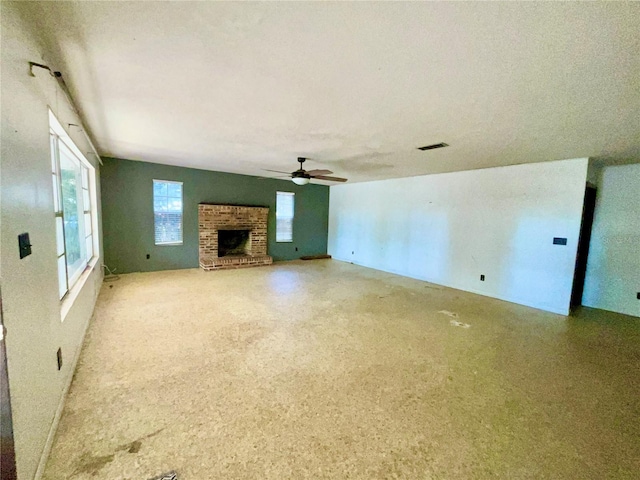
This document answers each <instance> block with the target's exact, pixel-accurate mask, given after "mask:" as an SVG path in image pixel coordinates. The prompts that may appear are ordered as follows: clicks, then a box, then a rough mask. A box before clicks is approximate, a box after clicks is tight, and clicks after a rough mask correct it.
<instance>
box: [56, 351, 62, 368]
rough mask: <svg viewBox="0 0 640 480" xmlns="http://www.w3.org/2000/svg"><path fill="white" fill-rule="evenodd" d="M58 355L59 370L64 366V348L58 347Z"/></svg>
mask: <svg viewBox="0 0 640 480" xmlns="http://www.w3.org/2000/svg"><path fill="white" fill-rule="evenodd" d="M56 357H57V358H58V370H60V369H61V368H62V348H59V349H58V351H57V352H56Z"/></svg>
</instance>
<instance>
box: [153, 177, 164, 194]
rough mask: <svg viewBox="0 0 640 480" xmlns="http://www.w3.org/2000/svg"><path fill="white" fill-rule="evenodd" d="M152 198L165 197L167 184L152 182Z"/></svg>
mask: <svg viewBox="0 0 640 480" xmlns="http://www.w3.org/2000/svg"><path fill="white" fill-rule="evenodd" d="M153 196H154V197H156V196H163V197H166V196H167V182H160V181H158V180H154V181H153Z"/></svg>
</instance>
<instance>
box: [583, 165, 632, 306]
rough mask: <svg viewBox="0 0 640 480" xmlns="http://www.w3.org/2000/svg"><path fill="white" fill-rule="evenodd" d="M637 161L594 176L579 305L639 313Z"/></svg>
mask: <svg viewBox="0 0 640 480" xmlns="http://www.w3.org/2000/svg"><path fill="white" fill-rule="evenodd" d="M638 292H640V164H634V165H619V166H610V167H605V168H604V169H603V170H602V172H601V174H600V178H599V180H598V193H597V198H596V210H595V217H594V221H593V229H592V234H591V246H590V248H589V261H588V263H587V277H586V280H585V286H584V294H583V296H582V303H583V305H587V306H590V307H595V308H602V309H604V310H611V311H613V312H620V313H626V314H628V315H635V316H636V317H640V300H638V299H637V298H636V295H637V293H638Z"/></svg>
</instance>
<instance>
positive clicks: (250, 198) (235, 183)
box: [100, 157, 329, 273]
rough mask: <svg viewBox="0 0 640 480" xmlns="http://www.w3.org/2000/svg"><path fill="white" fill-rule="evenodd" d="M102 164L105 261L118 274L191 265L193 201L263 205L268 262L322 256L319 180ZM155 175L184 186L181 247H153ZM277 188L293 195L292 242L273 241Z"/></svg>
mask: <svg viewBox="0 0 640 480" xmlns="http://www.w3.org/2000/svg"><path fill="white" fill-rule="evenodd" d="M103 161H104V165H103V166H102V167H101V169H100V176H101V180H100V187H101V190H102V225H103V233H104V258H105V264H106V265H108V266H109V268H111V269H112V270H113V269H114V268H116V269H117V273H130V272H150V271H157V270H173V269H181V268H197V267H198V204H199V203H212V204H229V205H243V206H252V205H263V206H267V207H269V223H268V246H267V248H268V253H269V255H271V256H272V257H273V259H274V260H275V261H280V260H294V259H296V258H300V257H301V256H303V255H320V254H326V253H327V230H328V218H329V187H327V186H325V185H313V184H309V185H305V186H298V185H295V184H294V183H293V182H291V181H288V180H275V179H262V178H259V177H252V176H249V175H237V174H234V173H223V172H213V171H209V170H198V169H194V168H184V167H174V166H170V165H161V164H157V163H148V162H140V161H132V160H123V159H116V158H104V157H103ZM154 179H155V180H173V181H176V182H182V183H183V229H184V230H183V243H182V245H166V246H160V245H155V244H154V237H153V227H154V225H153V180H154ZM277 191H281V192H294V193H295V194H296V196H295V218H294V222H293V242H288V243H276V240H275V237H276V231H275V223H276V217H275V208H276V192H277ZM296 249H297V251H296ZM147 255H149V256H150V258H149V259H147Z"/></svg>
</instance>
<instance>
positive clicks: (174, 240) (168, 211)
mask: <svg viewBox="0 0 640 480" xmlns="http://www.w3.org/2000/svg"><path fill="white" fill-rule="evenodd" d="M153 218H154V225H155V228H154V233H155V242H156V245H181V244H182V182H170V181H167V180H154V181H153Z"/></svg>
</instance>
